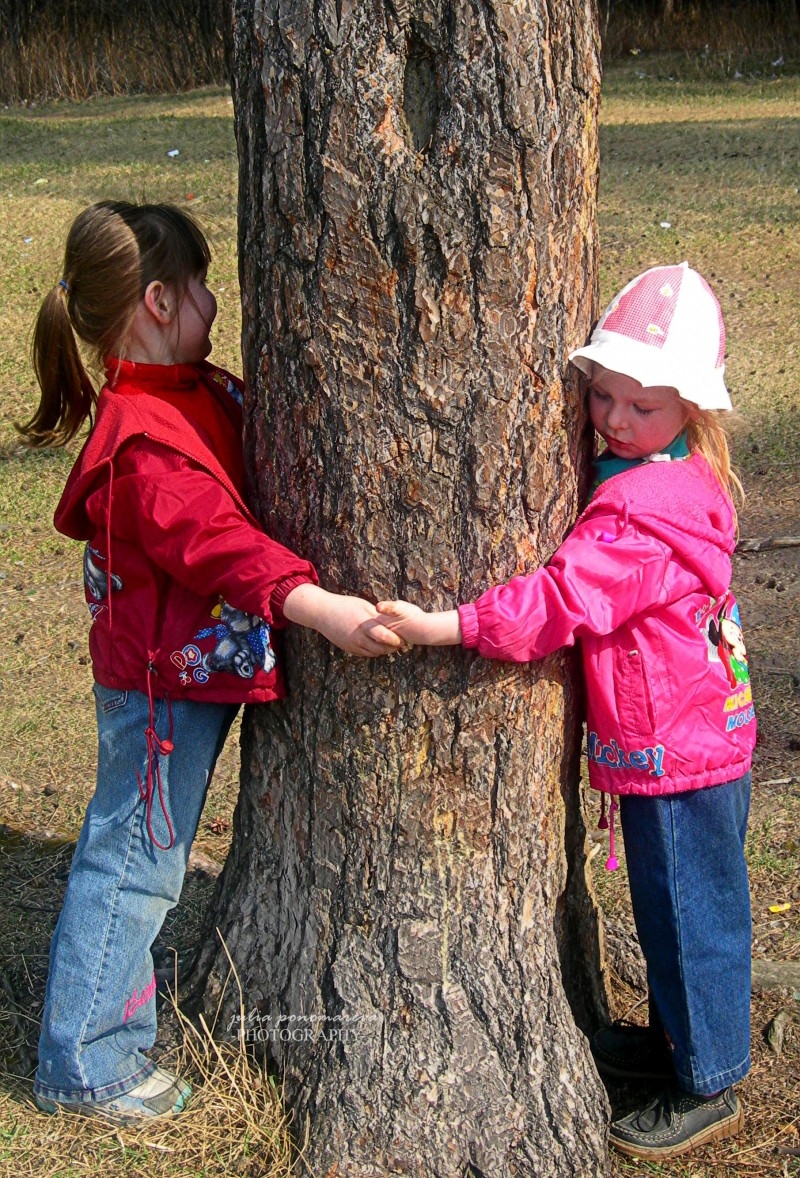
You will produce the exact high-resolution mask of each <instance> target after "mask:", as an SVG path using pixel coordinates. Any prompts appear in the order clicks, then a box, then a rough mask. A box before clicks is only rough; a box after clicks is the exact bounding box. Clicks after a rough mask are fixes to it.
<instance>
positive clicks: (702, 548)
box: [378, 263, 756, 1160]
mask: <svg viewBox="0 0 800 1178" xmlns="http://www.w3.org/2000/svg"><path fill="white" fill-rule="evenodd" d="M724 351H725V332H724V326H723V322H722V314H721V311H720V308H719V304H718V302H717V300H716V298H715V297H714V295H713V293H712V291H711V289H710V288H709V286H708V285H707V283H706V282H705V281H704V280H703V279H702V278H701V277H700V275H699V274H697V273H695V272H694V271H693V270H691V269H689V267H688V266H687V265H686V264H685V263H684V264H683V265H680V266H660V267H655V268H654V269H652V270H648V271H647V272H645V273H644V274H641V275H639V276H638V277H637V278H635V279H634V280H633V281H632V282H631V283H629V284H628V285H627V286H626V287H625V289H624V290H622V291H621V292H620V294H618V295H617V297H616V298H615V299H614V300H613V302H612V303H611V305H610V306H609V308H608V309H607V310H606V312H605V314H604V315H603V316H602V318H601V319H600V321H599V323H598V325H597V327H596V329H595V331H594V332H593V334H592V338H591V341H590V343H589V344H588V345H587V346H586V347H584V348H579V349H578V350H577V351H576V352H573V354H572V356H571V357H570V359H571V360H572V363H573V364H575V365H576V366H577V367H578V368H579V369H580V370H581V372H582V373H584V374H585V377H586V379H587V383H588V404H589V413H590V416H591V420H592V424H593V425H594V427H595V430H596V431H597V433H598V434H599V435H600V437H601V438H602V439H603V441H604V442H605V450H604V451H603V453H602V454H601V455H600V457H599V458H598V459H597V461H596V463H595V490H594V493H593V496H592V499H591V501H590V503H589V505H588V507H587V508H586V510H585V511H584V512H583V514H582V515H581V517H580V518H579V519H578V521H577V523H576V524H575V527H574V529H573V531H572V532H571V533H570V535H569V536H568V537H567V539H566V540H565V541H564V543H563V544H562V545H561V546H560V547H559V549H558V550H557V551H556V553H555V554H554V555H553V557H552V558H551V560H550V561H549V563H548V564H547V565H546V566H545V567H543V568H540V569H538V570H537V571H535V572H533V573H532V574H530V575H529V576H522V577H516V578H514V579H513V580H512V581H510V582H509V583H508V584H506V585H500V586H496V587H495V588H492V589H489V590H488V592H486V593H485V594H484V595H483V596H482V597H480V598H479V599H478V601H477V602H475V603H474V604H471V605H462V606H459V607H458V609H452V610H446V611H444V612H430V613H424V612H423V611H422V610H420V609H418V608H417V607H416V606H413V605H410V604H408V603H407V602H397V601H396V602H381V603H379V605H378V609H379V610H380V611H381V613H382V614H383V616H384V617H385V618H386V619H387V621H388V622H389V624H391V625H392V627H393V629H394V630H395V631H396V633H398V634H400V635H401V636H402V637H403V638H404V639H405V640H406V641H407V642H412V643H422V644H428V645H448V644H454V643H462V644H463V645H464V646H465V647H467V648H471V649H476V650H478V651H479V652H480V654H482V655H484V656H486V657H487V658H498V659H509V660H514V661H518V662H526V661H528V660H531V659H540V658H544V657H545V656H546V655H548V654H550V653H551V652H553V651H554V650H556V649H558V648H559V647H561V646H571V645H572V644H573V643H574V642H575V641H576V640H577V639H580V641H581V648H582V657H583V668H584V675H585V679H586V692H585V695H586V700H587V741H588V744H587V752H588V759H589V776H590V782H591V784H592V785H593V786H594V787H595V788H596V789H599V790H601V791H603V796H604V798H605V796H609V797H610V810H611V840H612V845H611V855H610V857H609V863H608V866H609V867H610V868H612V869H613V868H614V867H616V858H615V856H614V847H613V833H614V832H613V820H614V814H615V812H616V811H617V809H619V811H620V815H621V820H622V829H623V833H624V837H625V852H626V860H627V867H628V876H629V880H630V888H631V898H632V901H633V912H634V917H635V920H636V928H637V932H638V935H639V941H640V943H641V946H642V950H643V952H644V956H645V959H646V962H647V973H648V983H649V989H650V1025H649V1027H648V1028H637V1027H629V1026H624V1025H623V1026H614V1027H610V1028H606V1029H605V1030H603V1031H600V1032H598V1034H597V1035H596V1036H595V1037H594V1040H593V1042H592V1049H593V1052H594V1055H595V1060H596V1062H597V1065H598V1068H599V1070H600V1071H601V1072H604V1073H605V1074H608V1075H611V1076H616V1077H619V1078H625V1079H640V1080H653V1081H658V1082H661V1083H662V1084H664V1085H665V1087H664V1090H663V1091H662V1092H661V1094H660V1095H659V1096H658V1098H657V1099H656V1100H654V1101H653V1102H651V1103H650V1104H648V1105H646V1106H645V1107H643V1108H641V1109H639V1110H638V1111H637V1112H635V1113H633V1114H631V1115H630V1116H628V1117H625V1118H623V1119H622V1120H619V1121H617V1122H615V1123H614V1124H613V1125H612V1126H611V1134H610V1137H611V1141H612V1143H613V1144H614V1145H615V1146H616V1147H617V1148H618V1149H619V1150H621V1151H622V1152H623V1153H626V1154H629V1155H632V1156H637V1157H644V1158H651V1159H655V1160H657V1159H660V1158H667V1157H671V1156H673V1155H674V1154H678V1153H682V1152H684V1151H685V1150H687V1149H691V1148H692V1147H694V1146H695V1145H699V1144H701V1143H703V1142H706V1141H710V1140H712V1139H715V1138H720V1137H727V1136H730V1135H732V1134H734V1133H736V1132H738V1131H739V1129H740V1128H741V1125H742V1111H741V1108H740V1105H739V1101H738V1098H737V1096H736V1094H735V1092H734V1091H733V1087H732V1086H733V1084H734V1083H735V1082H736V1081H737V1080H740V1079H741V1078H742V1077H743V1076H744V1075H746V1073H747V1071H748V1069H749V1066H750V1058H749V1042H750V901H749V890H748V880H747V869H746V865H745V858H744V837H745V827H746V823H747V814H748V807H749V799H750V764H751V754H752V749H753V744H754V741H755V729H756V725H755V717H754V711H753V703H752V694H751V691H750V683H749V675H748V671H747V659H746V654H745V650H744V643H743V641H742V635H741V628H740V624H739V614H738V608H737V606H736V602H735V599H734V598H733V595H732V594H731V592H730V578H731V561H730V557H731V554H732V552H733V549H734V544H735V529H736V515H735V511H734V507H733V502H732V495H731V491H732V489H737V488H738V484H737V482H736V479H735V477H734V476H733V475H732V473H731V468H730V458H729V454H728V447H727V441H726V438H725V434H724V431H723V430H722V427H721V424H720V422H719V420H718V418H717V411H719V410H726V409H730V407H731V404H730V399H729V397H728V392H727V390H726V388H725V384H724V379H723V373H724V365H723V359H724ZM602 824H603V823H602V822H601V825H602ZM606 824H607V823H606Z"/></svg>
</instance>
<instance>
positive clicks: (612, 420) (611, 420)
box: [608, 405, 627, 429]
mask: <svg viewBox="0 0 800 1178" xmlns="http://www.w3.org/2000/svg"><path fill="white" fill-rule="evenodd" d="M626 420H627V410H626V409H625V406H624V405H612V406H611V408H610V409H609V411H608V424H609V428H610V429H622V428H623V427H624V425H625V423H626Z"/></svg>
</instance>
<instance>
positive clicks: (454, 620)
mask: <svg viewBox="0 0 800 1178" xmlns="http://www.w3.org/2000/svg"><path fill="white" fill-rule="evenodd" d="M425 630H426V639H425V642H426V644H427V645H428V646H459V645H460V644H461V620H460V618H459V616H458V610H457V609H445V610H439V611H437V612H436V613H432V614H427V615H426V624H425Z"/></svg>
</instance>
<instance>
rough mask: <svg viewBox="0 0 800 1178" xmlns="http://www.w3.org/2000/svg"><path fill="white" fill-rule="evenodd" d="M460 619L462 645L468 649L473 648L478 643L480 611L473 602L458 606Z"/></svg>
mask: <svg viewBox="0 0 800 1178" xmlns="http://www.w3.org/2000/svg"><path fill="white" fill-rule="evenodd" d="M458 620H459V621H460V622H461V645H462V646H464V647H466V648H467V650H473V649H474V648H475V647H476V646H477V645H478V638H479V632H478V611H477V610H476V609H475V606H474V605H472V604H469V605H460V606H459V607H458Z"/></svg>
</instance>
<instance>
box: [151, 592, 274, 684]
mask: <svg viewBox="0 0 800 1178" xmlns="http://www.w3.org/2000/svg"><path fill="white" fill-rule="evenodd" d="M212 617H213V618H216V619H218V621H217V624H216V625H214V626H208V627H206V628H205V629H203V630H198V632H197V633H196V634H195V635H194V641H193V642H190V643H187V645H186V646H184V647H183V648H182V650H175V651H173V652H172V654H171V655H170V659H171V661H172V663H173V664H174V666H176V667H177V668H178V670H179V672H180V674H179V679H180V682H181V684H182V685H183V686H184V687H188V685H189V684H190V683H191V681H192V679H193V680H194V682H195V683H201V684H202V683H207V682H208V680H209V678H210V677H211V675H212V674H214V673H215V672H217V671H224V672H227V673H228V674H229V675H238V677H239V678H240V679H252V678H253V676H254V675H255V674H256V672H257V671H265V672H269V671H271V670H272V668H273V667H274V666H275V663H276V658H275V652H274V650H273V649H272V646H271V644H270V640H269V636H270V628H269V626H268V625H267V623H266V622H265V621H264V620H263V619H262V618H259V617H258V616H257V615H256V614H246V613H244V611H243V610H240V609H234V607H233V606H230V605H228V604H227V602H225V601H221V602H220V604H219V605H218V606H215V607H214V609H213V610H212ZM207 639H213V641H214V645H213V647H212V648H211V649H210V650H206V651H205V652H203V651H202V650H201V648H200V646H199V645H198V643H200V642H205V641H206V640H207Z"/></svg>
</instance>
